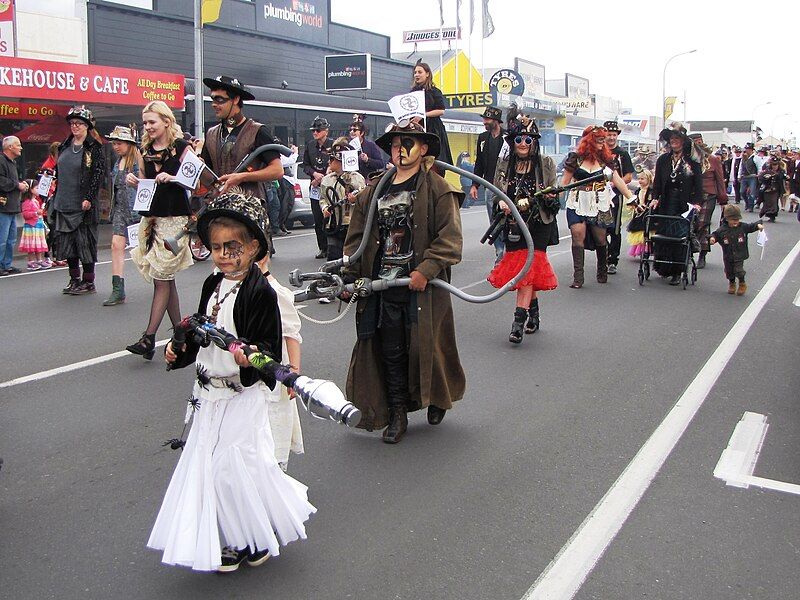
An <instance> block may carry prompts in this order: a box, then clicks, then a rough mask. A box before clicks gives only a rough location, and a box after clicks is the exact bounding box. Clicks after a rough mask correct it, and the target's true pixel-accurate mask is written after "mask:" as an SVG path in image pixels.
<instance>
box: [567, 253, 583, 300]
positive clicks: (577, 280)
mask: <svg viewBox="0 0 800 600" xmlns="http://www.w3.org/2000/svg"><path fill="white" fill-rule="evenodd" d="M583 258H584V254H583V246H573V247H572V267H573V269H574V271H573V275H572V283H571V284H570V285H569V287H571V288H575V289H578V288H582V287H583Z"/></svg>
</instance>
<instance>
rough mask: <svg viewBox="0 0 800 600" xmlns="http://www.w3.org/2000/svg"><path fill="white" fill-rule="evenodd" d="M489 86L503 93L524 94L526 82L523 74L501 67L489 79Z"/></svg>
mask: <svg viewBox="0 0 800 600" xmlns="http://www.w3.org/2000/svg"><path fill="white" fill-rule="evenodd" d="M489 88H490V89H496V90H497V91H498V92H499V93H501V94H511V95H514V96H522V94H523V92H524V91H525V82H524V80H523V79H522V76H520V74H519V73H517V72H516V71H514V70H513V69H500V70H499V71H497V72H495V74H494V75H492V78H491V79H490V80H489Z"/></svg>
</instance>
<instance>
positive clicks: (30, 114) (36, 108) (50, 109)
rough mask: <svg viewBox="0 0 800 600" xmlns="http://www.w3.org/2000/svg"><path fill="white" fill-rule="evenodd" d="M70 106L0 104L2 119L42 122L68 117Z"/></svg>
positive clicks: (39, 103)
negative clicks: (58, 117) (52, 118)
mask: <svg viewBox="0 0 800 600" xmlns="http://www.w3.org/2000/svg"><path fill="white" fill-rule="evenodd" d="M68 111H69V106H65V105H63V104H43V103H41V102H0V119H15V120H18V121H41V120H43V119H48V118H50V117H55V116H62V117H66V116H67V112H68Z"/></svg>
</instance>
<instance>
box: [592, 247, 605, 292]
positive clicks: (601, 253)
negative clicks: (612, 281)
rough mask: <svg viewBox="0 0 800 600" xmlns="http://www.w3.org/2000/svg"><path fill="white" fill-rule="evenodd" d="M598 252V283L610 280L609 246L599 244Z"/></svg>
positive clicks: (596, 250) (596, 251)
mask: <svg viewBox="0 0 800 600" xmlns="http://www.w3.org/2000/svg"><path fill="white" fill-rule="evenodd" d="M595 253H596V254H597V283H607V282H608V246H598V247H597V248H596V249H595Z"/></svg>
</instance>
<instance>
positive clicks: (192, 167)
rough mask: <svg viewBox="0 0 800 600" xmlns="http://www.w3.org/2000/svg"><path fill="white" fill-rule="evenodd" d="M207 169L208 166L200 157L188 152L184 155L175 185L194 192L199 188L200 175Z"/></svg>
mask: <svg viewBox="0 0 800 600" xmlns="http://www.w3.org/2000/svg"><path fill="white" fill-rule="evenodd" d="M205 168H206V165H205V163H204V162H203V161H202V160H200V157H198V156H197V155H196V154H195V153H194V152H189V151H188V150H187V152H186V153H184V155H183V160H182V161H181V166H180V168H179V169H178V173H177V174H176V175H175V183H177V184H178V185H181V186H183V187H185V188H186V189H187V190H194V189H195V188H196V187H197V182H198V180H199V179H200V174H201V173H202V172H203V169H205Z"/></svg>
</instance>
